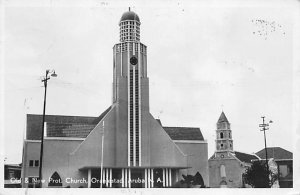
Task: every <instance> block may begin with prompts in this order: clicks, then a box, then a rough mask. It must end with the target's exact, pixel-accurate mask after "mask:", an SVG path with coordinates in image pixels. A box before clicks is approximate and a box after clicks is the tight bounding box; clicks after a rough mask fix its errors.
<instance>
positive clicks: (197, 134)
mask: <svg viewBox="0 0 300 195" xmlns="http://www.w3.org/2000/svg"><path fill="white" fill-rule="evenodd" d="M163 129H164V130H165V131H166V132H167V133H168V135H169V136H170V138H171V139H172V140H204V138H203V135H202V133H201V130H200V129H199V128H194V127H163Z"/></svg>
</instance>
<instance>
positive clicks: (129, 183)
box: [128, 169, 131, 188]
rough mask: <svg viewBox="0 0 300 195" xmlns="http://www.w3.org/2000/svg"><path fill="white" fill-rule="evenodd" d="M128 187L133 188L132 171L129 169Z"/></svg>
mask: <svg viewBox="0 0 300 195" xmlns="http://www.w3.org/2000/svg"><path fill="white" fill-rule="evenodd" d="M128 187H129V188H131V169H128Z"/></svg>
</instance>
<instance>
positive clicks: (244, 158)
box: [234, 151, 258, 163]
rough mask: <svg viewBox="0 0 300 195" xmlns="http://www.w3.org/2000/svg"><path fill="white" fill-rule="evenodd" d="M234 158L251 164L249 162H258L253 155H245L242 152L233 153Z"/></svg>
mask: <svg viewBox="0 0 300 195" xmlns="http://www.w3.org/2000/svg"><path fill="white" fill-rule="evenodd" d="M234 154H235V157H236V158H238V159H239V160H240V161H242V162H246V163H251V160H258V158H257V156H255V155H254V154H247V153H243V152H237V151H235V152H234Z"/></svg>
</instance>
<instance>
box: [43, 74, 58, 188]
mask: <svg viewBox="0 0 300 195" xmlns="http://www.w3.org/2000/svg"><path fill="white" fill-rule="evenodd" d="M50 73H51V75H50V76H52V77H57V74H56V73H55V70H46V75H45V77H44V78H43V79H42V82H44V87H45V94H44V109H43V123H42V135H41V151H40V166H39V185H40V186H39V187H40V188H41V187H42V178H43V177H42V168H43V148H44V123H45V112H46V97H47V96H46V95H47V82H48V80H49V79H50V78H51V77H50V76H48V74H50Z"/></svg>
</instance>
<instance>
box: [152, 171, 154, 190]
mask: <svg viewBox="0 0 300 195" xmlns="http://www.w3.org/2000/svg"><path fill="white" fill-rule="evenodd" d="M153 184H154V178H153V169H151V188H153Z"/></svg>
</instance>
